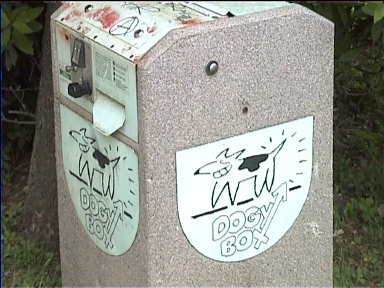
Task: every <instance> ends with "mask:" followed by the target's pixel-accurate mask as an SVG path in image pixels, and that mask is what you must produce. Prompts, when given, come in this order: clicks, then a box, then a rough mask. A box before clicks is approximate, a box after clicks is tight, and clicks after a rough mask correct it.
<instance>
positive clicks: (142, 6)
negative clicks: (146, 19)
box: [121, 1, 160, 15]
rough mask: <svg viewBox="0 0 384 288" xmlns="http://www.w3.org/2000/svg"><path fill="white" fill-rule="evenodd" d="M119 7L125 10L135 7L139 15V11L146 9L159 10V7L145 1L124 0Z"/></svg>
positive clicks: (149, 10) (154, 11)
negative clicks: (129, 0)
mask: <svg viewBox="0 0 384 288" xmlns="http://www.w3.org/2000/svg"><path fill="white" fill-rule="evenodd" d="M121 7H122V8H124V9H127V10H132V9H137V12H138V13H139V15H141V11H146V12H151V13H157V12H160V8H159V7H155V6H152V5H150V4H145V3H138V2H135V3H132V2H128V1H125V2H124V3H122V4H121Z"/></svg>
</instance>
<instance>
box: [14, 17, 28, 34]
mask: <svg viewBox="0 0 384 288" xmlns="http://www.w3.org/2000/svg"><path fill="white" fill-rule="evenodd" d="M12 26H13V27H14V28H15V29H16V30H17V31H19V32H20V33H21V34H30V33H32V32H33V30H32V29H31V28H29V27H28V25H27V24H25V23H23V22H20V21H18V20H16V21H15V22H13V24H12Z"/></svg>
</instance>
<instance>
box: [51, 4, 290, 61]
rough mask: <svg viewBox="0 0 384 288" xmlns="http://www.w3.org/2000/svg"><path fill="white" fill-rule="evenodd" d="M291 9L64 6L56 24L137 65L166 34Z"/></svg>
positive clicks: (257, 6)
mask: <svg viewBox="0 0 384 288" xmlns="http://www.w3.org/2000/svg"><path fill="white" fill-rule="evenodd" d="M287 5H290V4H289V3H287V2H282V1H278V2H273V3H268V2H240V3H234V2H228V3H226V2H215V3H210V2H198V1H189V2H187V1H184V2H183V1H179V2H174V1H173V2H172V1H162V2H160V1H136V2H135V1H120V2H112V1H108V2H107V3H106V2H83V1H81V2H65V3H64V5H63V9H62V12H61V13H59V14H58V15H57V17H55V20H56V21H57V22H59V23H61V24H63V25H65V26H67V27H69V28H71V29H73V30H75V31H78V32H80V33H81V34H83V35H84V37H88V38H90V39H92V40H93V41H95V42H97V43H100V44H102V45H104V46H106V47H108V48H110V49H111V50H112V51H114V52H116V53H118V54H121V55H122V56H124V57H126V58H128V59H129V60H130V61H132V62H134V63H137V62H138V61H140V59H141V58H142V57H143V56H144V55H145V53H147V52H148V51H149V50H150V49H151V48H152V47H153V46H155V45H156V43H158V42H159V41H160V40H161V39H162V38H163V37H164V36H165V35H166V34H168V33H169V31H171V30H174V29H178V28H183V27H188V26H191V25H195V24H198V23H203V22H206V21H212V20H215V19H217V18H221V17H227V15H226V14H227V13H228V12H231V13H232V12H233V13H232V14H234V15H244V14H249V13H253V12H260V11H264V10H268V9H273V8H277V7H282V6H287Z"/></svg>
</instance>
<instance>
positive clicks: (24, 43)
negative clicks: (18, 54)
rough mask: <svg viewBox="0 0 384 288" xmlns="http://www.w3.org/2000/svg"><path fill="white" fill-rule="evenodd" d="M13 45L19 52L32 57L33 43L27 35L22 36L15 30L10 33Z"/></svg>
mask: <svg viewBox="0 0 384 288" xmlns="http://www.w3.org/2000/svg"><path fill="white" fill-rule="evenodd" d="M12 36H13V37H12V39H13V43H14V44H15V46H16V47H17V49H19V50H20V51H22V52H24V53H25V54H28V55H33V42H32V40H31V39H30V38H28V36H27V35H23V34H21V33H19V32H17V31H16V30H14V31H13V33H12Z"/></svg>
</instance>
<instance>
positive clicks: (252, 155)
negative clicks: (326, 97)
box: [176, 116, 313, 262]
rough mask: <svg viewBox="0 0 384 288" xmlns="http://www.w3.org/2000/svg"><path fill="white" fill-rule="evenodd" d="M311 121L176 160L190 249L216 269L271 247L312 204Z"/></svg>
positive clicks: (181, 154)
mask: <svg viewBox="0 0 384 288" xmlns="http://www.w3.org/2000/svg"><path fill="white" fill-rule="evenodd" d="M312 138H313V117H312V116H309V117H305V118H302V119H298V120H295V121H291V122H287V123H283V124H280V125H276V126H273V127H268V128H264V129H261V130H257V131H253V132H250V133H247V134H243V135H240V136H235V137H231V138H227V139H224V140H220V141H217V142H213V143H209V144H206V145H202V146H198V147H194V148H190V149H187V150H183V151H178V152H177V153H176V165H177V205H178V213H179V218H180V222H181V226H182V228H183V231H184V233H185V235H186V236H187V238H188V240H189V242H190V244H191V245H192V246H193V247H194V248H195V249H197V250H198V251H199V252H200V253H201V254H203V255H205V256H207V257H209V258H211V259H214V260H218V261H225V262H232V261H240V260H244V259H248V258H251V257H253V256H255V255H258V254H260V253H262V252H264V251H265V250H267V249H268V248H270V247H271V246H273V245H274V244H275V243H276V242H277V241H278V240H279V239H280V238H281V237H283V235H284V234H285V233H286V232H287V231H288V230H289V229H290V227H291V226H292V225H293V223H294V222H295V219H296V218H297V216H298V215H299V213H300V211H301V209H302V207H303V205H304V202H305V200H306V198H307V195H308V191H309V186H310V182H311V173H312Z"/></svg>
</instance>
